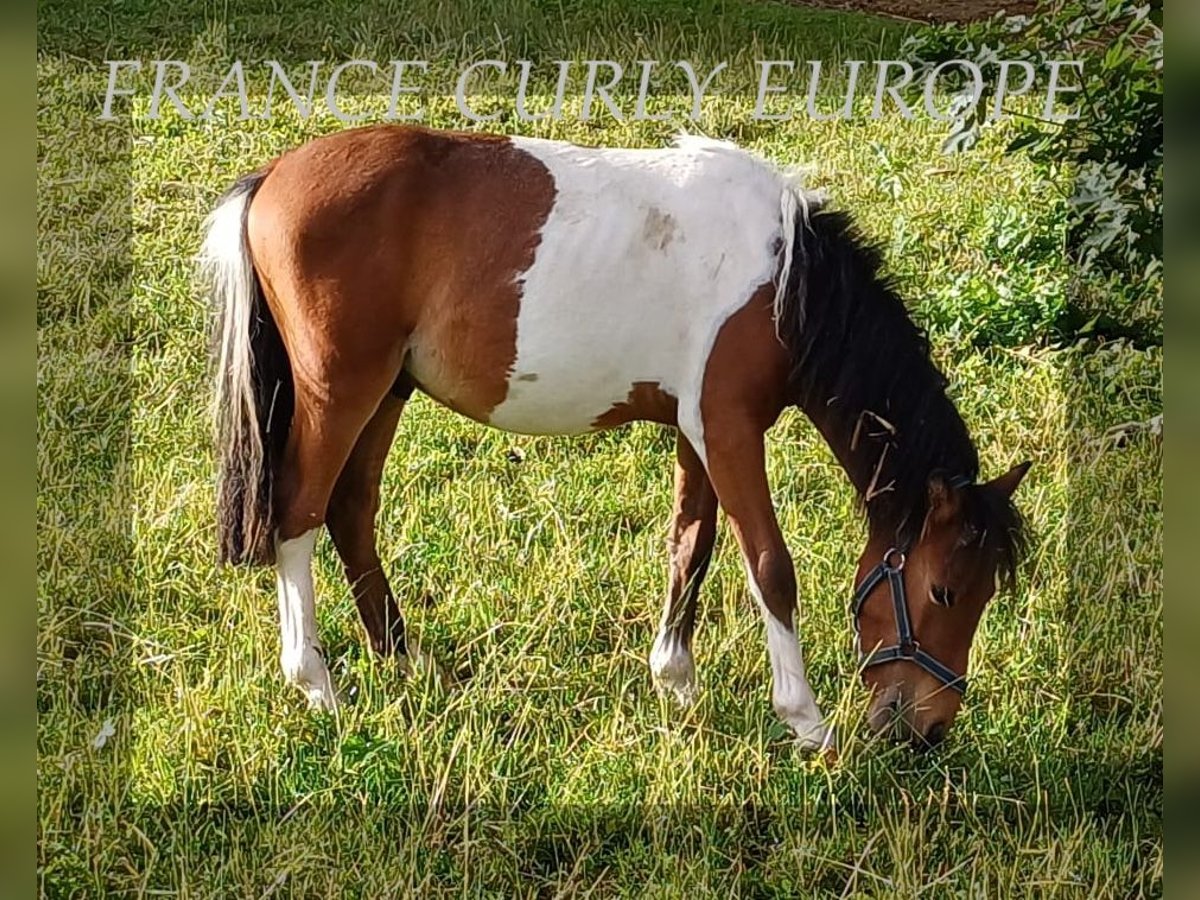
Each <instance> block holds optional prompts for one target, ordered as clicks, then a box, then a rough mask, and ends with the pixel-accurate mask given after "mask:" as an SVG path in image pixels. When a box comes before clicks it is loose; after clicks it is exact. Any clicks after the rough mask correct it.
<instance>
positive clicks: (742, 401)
mask: <svg viewBox="0 0 1200 900" xmlns="http://www.w3.org/2000/svg"><path fill="white" fill-rule="evenodd" d="M774 302H775V285H773V284H771V283H770V282H767V283H764V284H761V285H759V286H758V288H757V289H756V290H755V291H754V293H753V294H752V295H751V297H750V299H749V300H748V301H747V302H746V304H745V305H744V306H743V307H742V308H741V309H739V310H738V311H737V312H735V313H734V314H733V315H731V316H730V317H729V318H728V319H726V320H725V322H724V324H722V325H721V330H720V331H719V332H717V339H716V341H714V342H713V348H712V351H711V352H710V353H709V355H708V364H707V366H706V367H705V370H704V386H703V389H702V390H701V394H700V415H701V418H702V419H703V421H704V442H705V444H706V445H711V444H712V442H713V441H714V440H717V439H719V434H718V433H717V432H719V431H720V422H721V420H722V419H723V418H725V417H728V416H738V417H749V420H750V422H752V423H753V424H754V425H755V426H757V427H759V428H761V429H762V430H763V431H766V430H767V429H768V428H770V427H771V426H772V425H773V424H775V420H776V419H778V418H779V414H780V413H781V412H782V411H783V408H784V407H785V406H787V405H788V401H789V398H788V392H787V373H788V368H789V365H790V358H789V356H788V352H787V350H786V348H785V347H784V346H783V344H782V343H781V342H780V341H779V338H778V337H776V335H775V307H774Z"/></svg>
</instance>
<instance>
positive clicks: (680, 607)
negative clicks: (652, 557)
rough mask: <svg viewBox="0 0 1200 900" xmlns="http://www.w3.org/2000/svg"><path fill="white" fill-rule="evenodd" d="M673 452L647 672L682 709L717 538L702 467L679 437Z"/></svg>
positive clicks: (691, 690) (712, 497)
mask: <svg viewBox="0 0 1200 900" xmlns="http://www.w3.org/2000/svg"><path fill="white" fill-rule="evenodd" d="M675 454H676V456H675V458H676V462H675V509H674V513H673V515H672V519H671V534H670V537H669V538H668V548H669V553H670V582H669V585H668V588H667V600H666V603H665V604H664V605H663V614H662V622H661V624H660V625H659V627H658V636H657V637H656V638H655V640H654V649H653V650H651V651H650V671H651V674H652V675H653V676H654V683H655V685H657V687H658V688H659V690H660V691H670V692H671V693H673V694H674V695H675V697H676V699H678V700H679V702H680V703H683V704H685V705H686V704H689V703H691V701H692V700H693V699H694V697H695V691H696V688H695V678H696V667H695V663H694V662H693V661H692V632H693V630H694V629H695V627H696V600H697V597H698V596H699V594H700V584H701V583H702V582H703V581H704V575H705V573H706V572H707V571H708V562H709V559H710V558H711V556H712V549H713V543H714V541H715V539H716V533H717V495H716V494H715V493H714V492H713V487H712V482H710V481H709V479H708V473H707V472H705V471H704V463H703V462H702V461H701V459H700V457H699V456H698V455H697V454H696V451H695V450H694V449H693V448H692V445H691V444H690V443H688V440H687V438H686V437H684V436H683V434H682V433H681V434H679V435H678V437H677V438H676V442H675Z"/></svg>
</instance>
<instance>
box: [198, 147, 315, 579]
mask: <svg viewBox="0 0 1200 900" xmlns="http://www.w3.org/2000/svg"><path fill="white" fill-rule="evenodd" d="M266 176H267V172H265V171H263V172H256V173H254V174H253V175H246V176H244V177H243V178H241V179H239V180H238V182H237V183H236V184H235V185H234V186H233V187H232V188H231V189H230V190H229V192H228V193H227V194H226V195H225V196H224V197H222V198H221V201H220V203H219V204H218V205H217V208H216V209H215V210H213V212H212V214H211V215H210V216H209V217H208V221H207V223H206V233H205V238H204V245H203V248H202V249H201V252H200V261H201V264H202V266H203V268H204V270H205V274H206V275H207V277H208V283H209V285H210V287H211V291H212V298H213V303H214V306H215V311H216V318H215V323H214V330H213V358H214V363H215V367H216V396H215V407H214V418H215V420H216V421H215V424H216V450H217V472H218V474H217V529H218V532H219V546H220V551H219V553H220V561H221V562H223V563H232V564H248V565H249V564H266V563H271V562H274V556H275V547H274V511H273V505H272V484H273V481H274V476H275V470H276V467H277V465H278V463H279V459H280V457H281V455H282V453H283V447H284V442H285V441H286V439H287V432H288V427H289V426H290V424H291V419H292V402H293V394H292V390H293V388H292V370H291V364H290V363H289V362H288V356H287V351H286V350H285V349H284V346H283V341H282V339H281V338H280V336H279V328H278V327H277V326H276V324H275V320H274V319H273V318H272V317H271V312H270V310H269V309H268V308H267V303H266V297H265V296H264V295H263V289H262V284H261V283H260V282H259V279H258V274H257V273H256V272H255V270H254V262H253V260H252V259H251V258H250V248H249V246H248V245H247V242H246V219H247V214H248V212H249V209H250V204H251V202H252V201H253V200H254V195H255V193H256V192H257V191H258V188H259V186H260V185H261V184H262V182H263V180H264V179H265V178H266Z"/></svg>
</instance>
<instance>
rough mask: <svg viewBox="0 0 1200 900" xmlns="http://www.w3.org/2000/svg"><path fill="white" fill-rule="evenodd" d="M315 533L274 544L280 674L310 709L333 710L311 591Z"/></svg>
mask: <svg viewBox="0 0 1200 900" xmlns="http://www.w3.org/2000/svg"><path fill="white" fill-rule="evenodd" d="M316 544H317V529H315V528H314V529H312V530H311V531H306V532H305V533H304V534H302V535H300V537H298V538H293V539H292V540H290V541H279V540H278V539H277V540H276V543H275V572H276V578H277V581H278V585H279V638H280V645H281V646H280V652H279V661H280V663H281V664H282V665H283V674H284V677H285V678H287V680H288V681H290V682H291V683H292V684H294V685H296V686H297V687H298V688H300V690H302V691H304V693H305V695H306V696H307V697H308V702H309V705H310V706H313V707H316V708H318V709H327V710H332V709H334V708H336V706H337V697H336V695H335V694H334V691H333V682H332V681H331V680H330V677H329V669H328V668H327V667H326V666H325V660H324V658H323V657H322V656H321V649H320V646H321V645H320V642H319V641H318V639H317V602H316V595H315V593H314V591H313V578H312V555H313V548H314V547H316Z"/></svg>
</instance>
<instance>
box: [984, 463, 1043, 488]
mask: <svg viewBox="0 0 1200 900" xmlns="http://www.w3.org/2000/svg"><path fill="white" fill-rule="evenodd" d="M1032 465H1033V460H1029V459H1027V460H1025V462H1023V463H1019V464H1017V465H1015V466H1013V467H1012V468H1011V469H1009V470H1008V471H1007V472H1005V473H1004V474H1003V475H1000V476H999V477H997V478H993V479H992V480H991V481H989V482H988V487H991V488H995V489H996V490H997V491H999V492H1000V493H1001V494H1003V495H1004V496H1005V497H1011V496H1012V495H1013V493H1014V492H1015V491H1016V489H1017V487H1018V486H1019V485H1020V484H1021V479H1023V478H1024V477H1025V473H1026V472H1028V471H1029V467H1030V466H1032Z"/></svg>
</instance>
